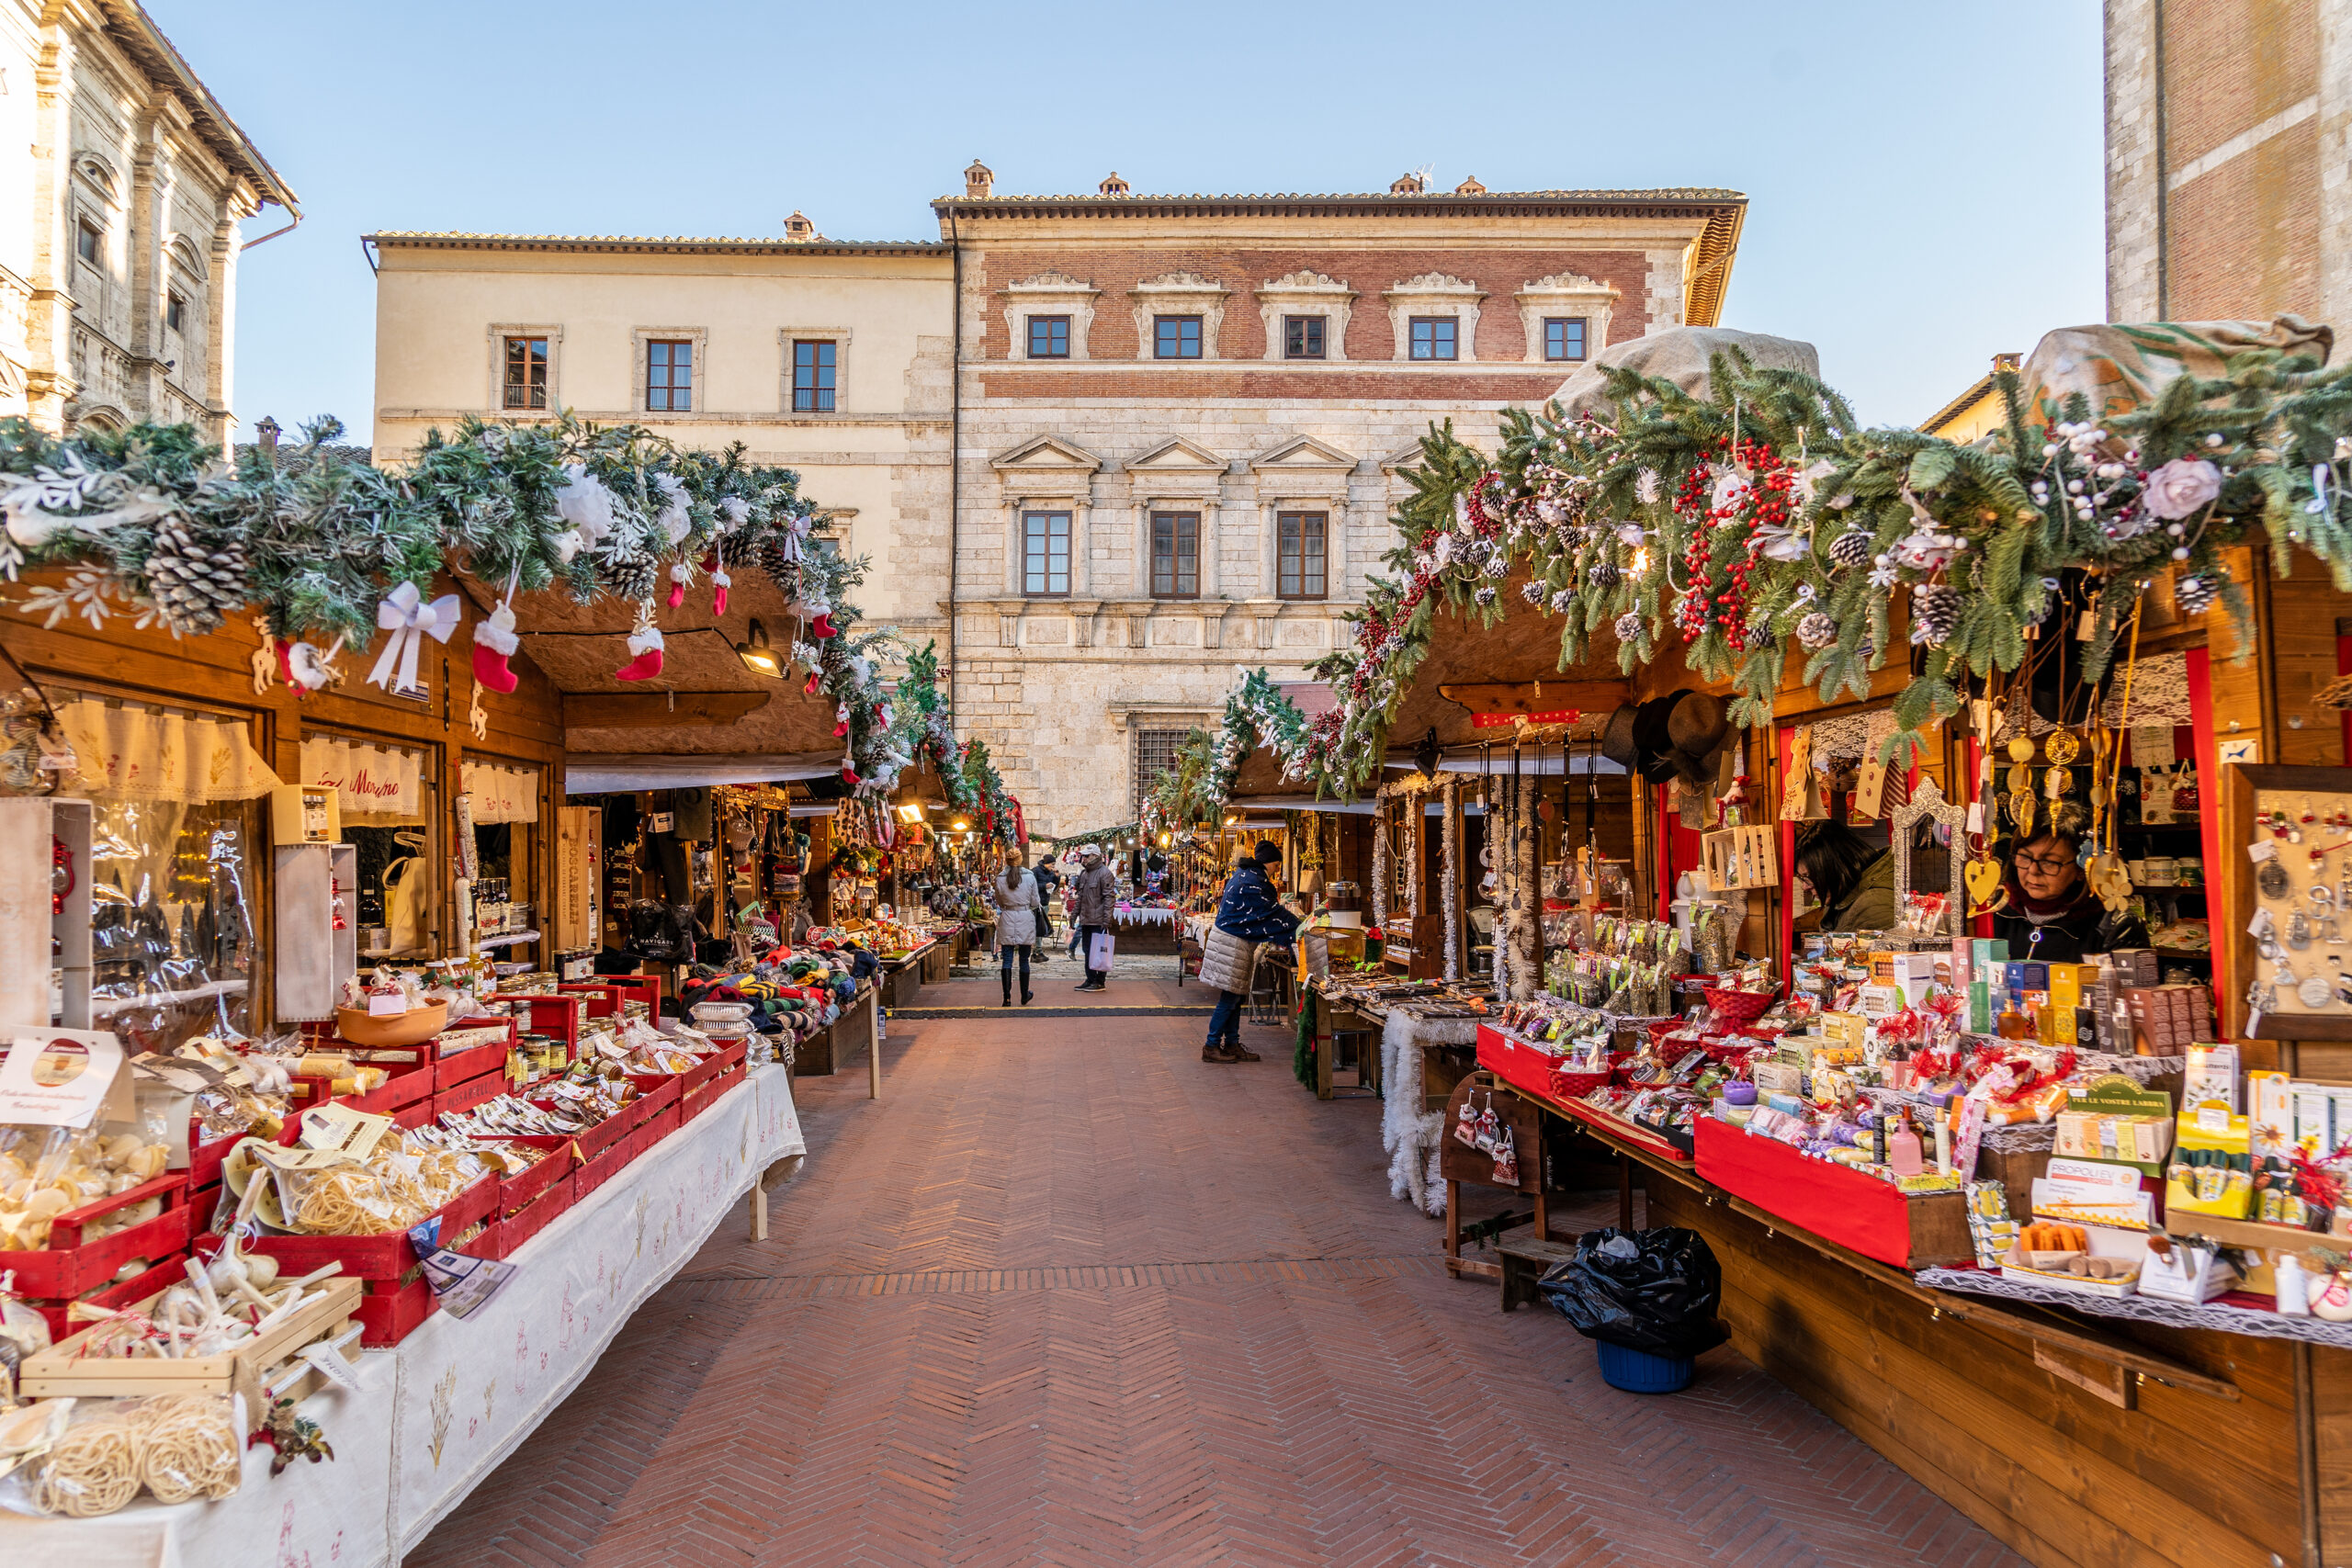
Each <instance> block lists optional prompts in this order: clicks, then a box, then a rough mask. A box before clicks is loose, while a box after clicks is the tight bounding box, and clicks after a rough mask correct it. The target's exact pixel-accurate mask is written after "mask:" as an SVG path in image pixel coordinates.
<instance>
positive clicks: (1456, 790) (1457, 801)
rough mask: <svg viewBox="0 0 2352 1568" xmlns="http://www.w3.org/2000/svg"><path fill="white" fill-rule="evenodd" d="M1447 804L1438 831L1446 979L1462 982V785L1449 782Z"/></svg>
mask: <svg viewBox="0 0 2352 1568" xmlns="http://www.w3.org/2000/svg"><path fill="white" fill-rule="evenodd" d="M1438 794H1439V798H1440V799H1441V800H1442V801H1443V802H1444V810H1445V816H1444V818H1443V819H1442V820H1443V826H1442V827H1441V828H1440V829H1439V830H1438V844H1439V855H1440V857H1441V858H1442V860H1443V861H1444V863H1445V867H1444V873H1443V874H1442V877H1441V878H1440V880H1439V883H1438V891H1439V897H1440V901H1441V903H1442V907H1443V908H1444V911H1445V977H1446V978H1447V979H1448V980H1459V979H1460V978H1462V904H1461V897H1462V895H1461V886H1460V884H1461V879H1462V785H1461V784H1459V783H1457V782H1454V781H1453V780H1449V781H1447V783H1446V784H1445V785H1444V787H1443V788H1442V789H1441V790H1440V791H1439V792H1438Z"/></svg>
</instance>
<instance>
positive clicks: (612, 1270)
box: [0, 1067, 808, 1568]
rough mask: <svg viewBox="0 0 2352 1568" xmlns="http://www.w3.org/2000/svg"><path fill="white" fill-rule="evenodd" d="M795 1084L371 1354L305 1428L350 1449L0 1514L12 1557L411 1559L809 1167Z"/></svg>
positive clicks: (617, 1185)
mask: <svg viewBox="0 0 2352 1568" xmlns="http://www.w3.org/2000/svg"><path fill="white" fill-rule="evenodd" d="M807 1148H808V1145H806V1144H805V1143H804V1142H803V1141H802V1139H801V1135H800V1118H799V1115H798V1113H797V1111H795V1109H794V1107H793V1103H792V1076H791V1074H790V1073H789V1072H788V1071H786V1070H785V1069H783V1068H781V1067H754V1068H752V1072H751V1076H750V1077H748V1078H746V1079H745V1081H744V1083H743V1085H742V1086H741V1088H739V1089H734V1090H732V1091H730V1092H729V1094H727V1095H726V1096H725V1097H724V1098H723V1099H721V1100H719V1101H718V1103H717V1104H715V1105H713V1106H712V1107H711V1108H710V1109H709V1110H707V1111H704V1112H703V1113H702V1114H701V1115H700V1116H698V1117H696V1118H695V1120H694V1121H692V1122H688V1123H687V1124H686V1125H685V1126H684V1128H683V1129H681V1130H680V1131H679V1132H677V1133H675V1134H672V1135H671V1136H670V1137H668V1138H665V1139H663V1140H662V1142H661V1143H659V1144H657V1145H654V1146H653V1147H652V1149H650V1151H648V1152H647V1153H646V1154H645V1155H643V1156H640V1157H639V1158H638V1159H637V1160H635V1161H633V1162H632V1163H631V1164H630V1165H629V1166H628V1168H627V1169H626V1170H624V1171H623V1172H622V1174H621V1175H619V1176H618V1177H616V1178H615V1179H613V1180H611V1181H609V1182H607V1183H605V1185H604V1186H603V1187H601V1188H599V1189H597V1190H595V1191H594V1192H593V1193H591V1194H590V1195H589V1196H588V1197H587V1198H586V1199H585V1200H584V1201H582V1202H581V1203H579V1204H578V1205H576V1206H575V1207H574V1208H573V1209H572V1210H571V1213H567V1214H565V1215H563V1216H562V1217H561V1218H560V1219H558V1220H557V1221H556V1222H555V1223H554V1224H550V1225H549V1226H548V1228H547V1229H546V1230H544V1231H541V1232H540V1233H539V1234H538V1235H536V1236H534V1237H533V1238H531V1240H530V1241H528V1242H526V1243H525V1244H524V1246H523V1248H522V1250H521V1251H520V1252H519V1253H517V1254H516V1255H515V1258H514V1261H515V1263H517V1264H518V1265H520V1266H521V1272H519V1273H518V1274H516V1275H515V1278H514V1280H512V1281H510V1282H509V1283H508V1285H507V1286H506V1289H505V1290H504V1291H503V1292H500V1294H499V1295H498V1297H497V1298H496V1299H495V1300H494V1301H492V1303H490V1304H489V1305H488V1306H486V1307H484V1308H482V1309H481V1311H480V1312H478V1313H476V1314H474V1315H473V1316H472V1317H470V1318H467V1319H465V1320H464V1321H462V1322H461V1321H459V1320H458V1319H457V1318H454V1317H451V1316H449V1315H448V1314H446V1313H442V1314H435V1315H434V1316H433V1317H431V1318H429V1319H428V1320H426V1322H425V1324H424V1326H423V1327H421V1328H419V1329H418V1330H417V1331H416V1332H415V1333H413V1334H412V1335H410V1336H409V1337H408V1338H407V1339H405V1340H404V1341H402V1342H401V1344H400V1345H399V1346H398V1347H397V1348H393V1349H390V1350H371V1351H368V1353H367V1354H366V1355H364V1356H362V1357H361V1358H360V1361H359V1365H358V1367H357V1368H356V1371H357V1374H358V1378H359V1384H360V1386H359V1388H358V1390H357V1391H356V1392H354V1393H346V1392H344V1391H342V1390H339V1389H330V1390H328V1391H327V1392H325V1393H320V1394H316V1395H313V1396H312V1397H311V1399H310V1400H309V1401H308V1402H306V1403H305V1404H304V1405H303V1409H302V1413H303V1414H304V1415H306V1416H310V1417H311V1419H313V1420H315V1421H317V1422H318V1423H319V1425H320V1427H322V1429H323V1430H324V1432H325V1434H326V1438H327V1441H328V1442H329V1443H330V1444H332V1445H333V1446H334V1453H335V1457H334V1460H333V1461H331V1462H328V1463H323V1464H315V1465H314V1464H310V1463H307V1462H298V1463H296V1464H295V1465H294V1466H293V1467H292V1468H290V1469H288V1471H287V1472H286V1473H285V1474H283V1475H281V1476H279V1477H278V1478H277V1479H276V1480H275V1481H273V1480H271V1479H270V1476H269V1450H267V1449H266V1448H259V1449H254V1450H249V1451H248V1452H247V1454H246V1456H245V1478H244V1485H243V1487H242V1488H241V1489H240V1490H239V1491H238V1493H237V1495H235V1496H233V1497H231V1498H228V1499H226V1500H225V1501H223V1502H220V1503H187V1504H181V1505H179V1506H174V1507H164V1506H160V1505H157V1504H154V1503H153V1502H149V1501H145V1500H142V1501H141V1502H140V1503H134V1504H133V1505H131V1506H130V1507H128V1508H125V1509H124V1510H123V1511H122V1512H120V1513H119V1514H112V1515H109V1516H107V1517H105V1518H103V1519H85V1520H68V1519H39V1518H28V1517H24V1516H22V1515H17V1514H6V1513H0V1562H6V1563H28V1564H29V1563H37V1562H48V1563H55V1564H70V1565H71V1568H256V1565H266V1564H276V1565H281V1568H379V1565H385V1568H390V1565H391V1564H396V1563H397V1562H399V1561H400V1559H401V1555H402V1554H403V1553H404V1552H406V1551H408V1550H410V1549H411V1548H413V1547H414V1546H415V1545H416V1544H417V1543H418V1542H419V1541H421V1540H424V1537H425V1535H426V1533H427V1532H429V1531H430V1530H431V1529H433V1527H434V1526H435V1524H436V1523H438V1522H439V1521H440V1519H441V1518H442V1517H443V1516H444V1515H446V1514H447V1513H448V1512H449V1511H450V1510H451V1509H453V1508H455V1507H456V1506H458V1503H459V1502H461V1501H462V1500H463V1499H464V1498H465V1495H466V1494H467V1493H468V1492H469V1491H471V1490H472V1489H473V1488H474V1487H475V1486H476V1485H478V1484H479V1483H481V1480H482V1478H483V1477H485V1476H487V1475H488V1474H489V1473H490V1472H491V1471H492V1470H493V1469H495V1468H496V1467H497V1465H498V1464H499V1462H500V1461H503V1460H504V1459H505V1458H506V1456H507V1455H508V1454H510V1453H512V1452H514V1451H515V1449H516V1448H517V1447H519V1446H520V1445H521V1443H522V1441H523V1439H524V1438H527V1437H529V1436H530V1435H531V1432H532V1430H533V1428H535V1427H537V1426H538V1424H539V1423H540V1422H541V1421H543V1420H545V1419H546V1418H547V1416H548V1414H549V1413H550V1412H551V1411H553V1410H554V1409H555V1407H556V1406H557V1405H558V1404H560V1403H561V1402H562V1401H563V1399H564V1397H565V1396H566V1395H567V1394H569V1393H571V1391H572V1389H573V1388H574V1387H576V1386H577V1385H578V1384H579V1382H580V1381H581V1380H582V1378H584V1377H586V1376H587V1374H588V1371H589V1369H590V1368H591V1367H593V1366H594V1365H595V1364H596V1358H597V1357H598V1356H600V1355H601V1354H603V1352H604V1349H605V1346H606V1345H607V1344H609V1343H611V1341H612V1338H613V1336H614V1335H616V1334H617V1333H618V1332H619V1331H620V1327H621V1325H622V1324H624V1323H626V1322H628V1318H629V1314H631V1313H633V1312H635V1311H636V1310H637V1308H638V1307H639V1305H640V1304H642V1303H644V1301H645V1300H646V1298H647V1297H649V1296H650V1295H652V1293H653V1292H655V1291H656V1290H659V1289H660V1288H661V1287H662V1285H663V1284H664V1283H665V1282H667V1281H668V1280H669V1279H670V1277H671V1276H672V1275H673V1274H675V1273H676V1272H677V1271H678V1270H679V1269H682V1268H684V1266H685V1264H686V1261H687V1260H688V1259H689V1258H693V1257H694V1255H695V1251H696V1250H697V1249H698V1248H700V1247H701V1246H702V1244H703V1243H704V1241H706V1240H707V1239H708V1238H709V1236H710V1235H711V1234H712V1232H714V1231H716V1230H717V1229H718V1227H719V1226H720V1225H721V1224H726V1223H730V1222H729V1212H730V1211H733V1212H734V1213H735V1215H736V1217H735V1218H734V1219H733V1221H732V1222H731V1223H733V1224H745V1223H746V1222H745V1220H744V1219H743V1217H742V1213H741V1210H740V1209H738V1208H737V1207H736V1205H737V1204H738V1202H739V1201H741V1199H742V1198H744V1197H745V1195H746V1194H748V1193H749V1192H750V1191H751V1190H752V1184H753V1183H754V1182H755V1181H756V1180H757V1179H759V1176H760V1173H761V1172H762V1171H763V1170H765V1169H766V1168H768V1167H770V1166H772V1165H774V1164H775V1163H776V1162H778V1161H779V1160H786V1159H797V1158H798V1157H799V1156H802V1155H804V1154H805V1153H806V1152H807Z"/></svg>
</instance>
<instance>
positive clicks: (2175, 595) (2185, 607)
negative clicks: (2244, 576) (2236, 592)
mask: <svg viewBox="0 0 2352 1568" xmlns="http://www.w3.org/2000/svg"><path fill="white" fill-rule="evenodd" d="M2229 581H2230V579H2229V574H2228V573H2226V572H2223V571H2222V570H2219V569H2215V568H2208V569H2207V570H2203V571H2192V572H2188V573H2186V574H2185V575H2183V576H2181V577H2178V578H2177V579H2175V580H2174V581H2173V585H2172V602H2173V604H2175V605H2176V606H2177V608H2178V609H2179V611H2180V613H2181V614H2182V615H2203V614H2204V613H2205V612H2206V611H2207V610H2209V609H2211V607H2212V604H2213V601H2214V600H2216V599H2218V598H2220V597H2221V595H2222V589H2223V588H2224V587H2226V586H2228V584H2229Z"/></svg>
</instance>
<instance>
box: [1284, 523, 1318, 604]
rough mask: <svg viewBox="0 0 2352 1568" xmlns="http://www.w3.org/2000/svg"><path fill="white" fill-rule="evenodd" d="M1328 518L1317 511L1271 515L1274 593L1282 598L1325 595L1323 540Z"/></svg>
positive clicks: (1305, 597) (1306, 597)
mask: <svg viewBox="0 0 2352 1568" xmlns="http://www.w3.org/2000/svg"><path fill="white" fill-rule="evenodd" d="M1329 527H1330V519H1329V514H1328V513H1321V512H1281V513H1275V514H1274V530H1275V536H1276V538H1277V539H1278V540H1279V541H1280V545H1279V551H1278V556H1277V560H1276V567H1275V592H1276V593H1278V594H1279V595H1280V596H1281V597H1283V598H1284V599H1320V598H1323V597H1325V596H1326V594H1327V592H1328V590H1327V588H1326V586H1325V584H1326V582H1327V581H1328V580H1327V579H1326V577H1325V575H1324V569H1323V560H1324V539H1325V536H1326V535H1327V534H1328V532H1329Z"/></svg>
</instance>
